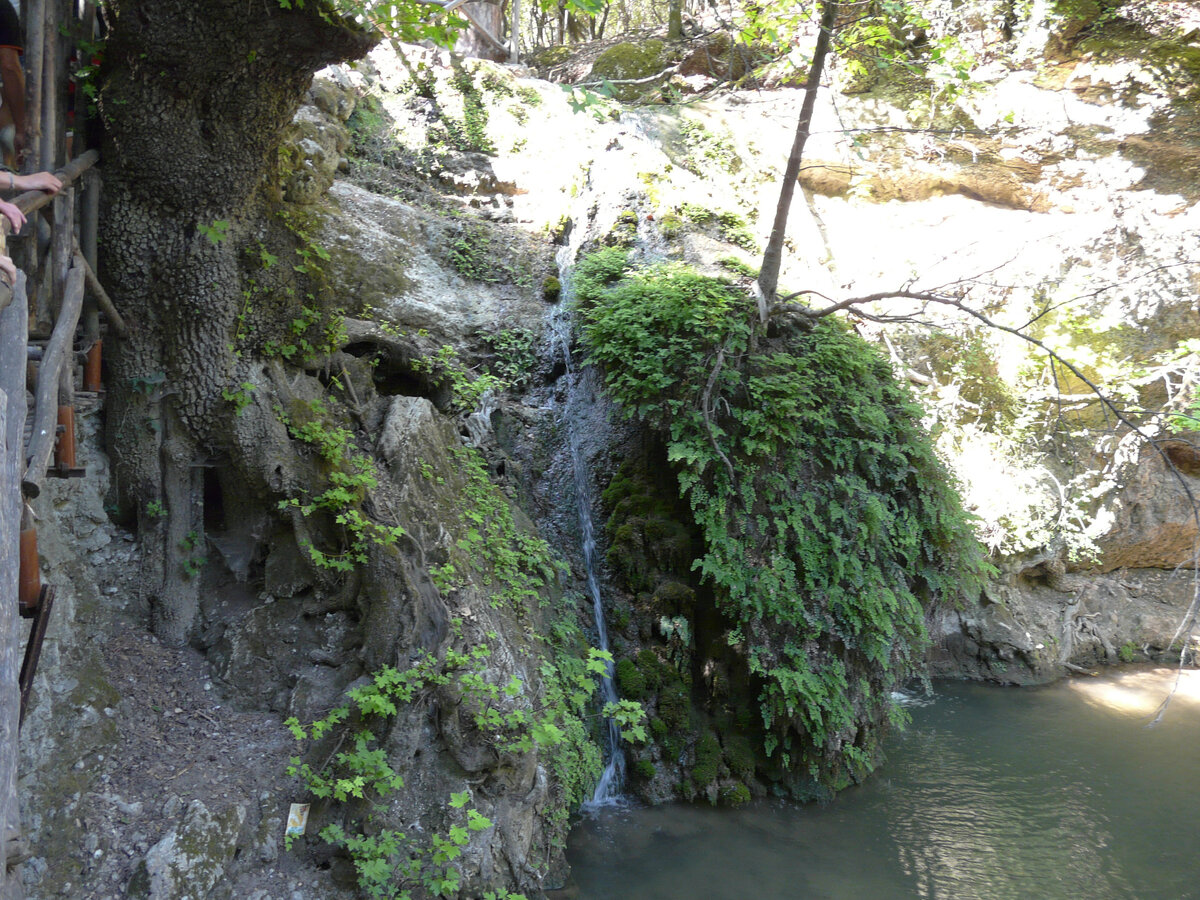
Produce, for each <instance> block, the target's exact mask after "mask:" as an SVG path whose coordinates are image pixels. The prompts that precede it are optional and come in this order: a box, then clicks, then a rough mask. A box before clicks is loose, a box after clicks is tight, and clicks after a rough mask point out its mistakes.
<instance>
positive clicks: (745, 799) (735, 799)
mask: <svg viewBox="0 0 1200 900" xmlns="http://www.w3.org/2000/svg"><path fill="white" fill-rule="evenodd" d="M719 796H720V798H721V805H722V806H730V807H737V806H743V805H744V804H746V803H749V802H750V788H748V787H746V785H744V784H742V783H741V782H738V783H737V784H727V785H725V786H724V787H722V788H721V793H720V795H719Z"/></svg>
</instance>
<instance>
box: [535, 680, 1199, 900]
mask: <svg viewBox="0 0 1200 900" xmlns="http://www.w3.org/2000/svg"><path fill="white" fill-rule="evenodd" d="M1175 677H1176V673H1175V672H1173V671H1168V670H1148V669H1137V670H1134V669H1131V670H1126V671H1123V672H1121V673H1118V674H1115V675H1112V676H1106V677H1103V678H1091V679H1083V678H1080V679H1073V680H1071V681H1068V682H1061V683H1059V684H1057V685H1051V686H1048V687H1041V688H1026V689H1014V688H998V687H988V686H982V685H973V684H963V683H952V682H943V683H938V684H936V685H935V691H934V694H933V696H932V697H931V698H929V701H928V702H923V703H919V704H917V705H913V706H912V708H911V712H912V718H913V722H912V725H911V726H909V728H908V730H907V731H906V732H905V733H904V734H902V735H899V736H897V737H896V738H894V739H892V740H891V742H890V744H889V752H888V761H887V763H886V764H885V765H884V767H883V768H882V769H881V770H880V771H879V772H878V774H876V775H875V776H874V777H873V778H872V779H871V780H870V781H869V782H868V783H867V784H864V785H862V786H860V787H856V788H853V789H851V790H848V791H845V792H844V793H842V794H841V795H839V797H838V798H837V800H836V801H834V802H832V803H829V804H825V805H807V806H798V805H794V804H783V803H779V802H761V803H756V804H752V805H750V806H747V807H744V808H742V809H737V810H719V809H711V808H708V807H704V806H680V805H672V806H662V807H657V808H651V809H642V808H618V809H607V810H602V811H600V812H598V813H593V814H591V815H589V816H588V817H586V818H584V819H583V820H582V821H581V822H580V823H579V825H578V826H577V827H576V828H575V830H574V831H573V832H572V835H571V839H570V842H569V846H568V860H569V862H570V864H571V867H572V879H571V883H570V884H569V885H568V887H567V890H566V891H564V892H562V894H561V895H557V896H562V897H578V898H586V900H600V898H613V900H617V898H620V900H650V898H672V900H673V898H704V900H772V898H871V900H874V898H902V897H919V898H931V900H932V898H938V900H942V898H945V900H971V898H980V900H1008V898H1012V900H1018V898H1019V900H1042V898H1071V900H1110V898H1137V900H1151V898H1164V900H1166V898H1170V900H1182V898H1200V673H1197V672H1185V673H1184V674H1183V678H1182V679H1181V681H1180V686H1179V690H1178V692H1177V693H1176V695H1175V697H1174V699H1173V701H1172V703H1171V705H1170V707H1169V708H1168V709H1167V711H1166V714H1165V715H1164V716H1163V718H1162V721H1161V722H1159V724H1157V725H1154V726H1153V727H1147V722H1149V721H1150V720H1151V719H1152V718H1153V716H1154V712H1155V709H1156V708H1157V707H1158V705H1159V703H1160V702H1161V701H1162V699H1163V698H1164V697H1165V696H1166V694H1167V692H1168V691H1169V690H1170V687H1171V684H1172V683H1173V682H1174V681H1175Z"/></svg>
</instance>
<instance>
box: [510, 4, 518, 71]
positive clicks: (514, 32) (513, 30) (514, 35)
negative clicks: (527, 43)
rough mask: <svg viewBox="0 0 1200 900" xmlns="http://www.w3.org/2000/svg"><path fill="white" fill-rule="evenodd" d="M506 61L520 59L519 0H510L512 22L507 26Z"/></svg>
mask: <svg viewBox="0 0 1200 900" xmlns="http://www.w3.org/2000/svg"><path fill="white" fill-rule="evenodd" d="M508 61H509V62H510V63H513V64H516V63H519V62H520V61H521V0H512V24H511V25H509V27H508Z"/></svg>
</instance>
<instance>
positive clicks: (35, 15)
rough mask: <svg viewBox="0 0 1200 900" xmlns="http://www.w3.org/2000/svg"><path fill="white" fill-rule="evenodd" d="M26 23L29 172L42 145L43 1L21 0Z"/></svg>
mask: <svg viewBox="0 0 1200 900" xmlns="http://www.w3.org/2000/svg"><path fill="white" fill-rule="evenodd" d="M21 13H22V21H23V22H24V24H25V147H26V150H27V153H26V154H25V164H24V165H23V166H22V167H21V171H22V172H24V173H25V174H26V175H28V174H29V173H30V172H36V171H37V170H38V164H39V163H40V162H41V146H42V74H43V61H44V60H45V57H46V0H22V3H21Z"/></svg>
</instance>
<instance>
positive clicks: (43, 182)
mask: <svg viewBox="0 0 1200 900" xmlns="http://www.w3.org/2000/svg"><path fill="white" fill-rule="evenodd" d="M13 184H15V185H16V186H17V187H18V188H20V189H21V190H23V191H45V192H46V193H47V194H57V193H58V192H59V191H60V190H62V182H61V181H59V180H58V179H57V178H55V177H54V176H53V175H51V174H50V173H49V172H34V173H33V174H32V175H18V176H16V177H15V178H14V179H13Z"/></svg>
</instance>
